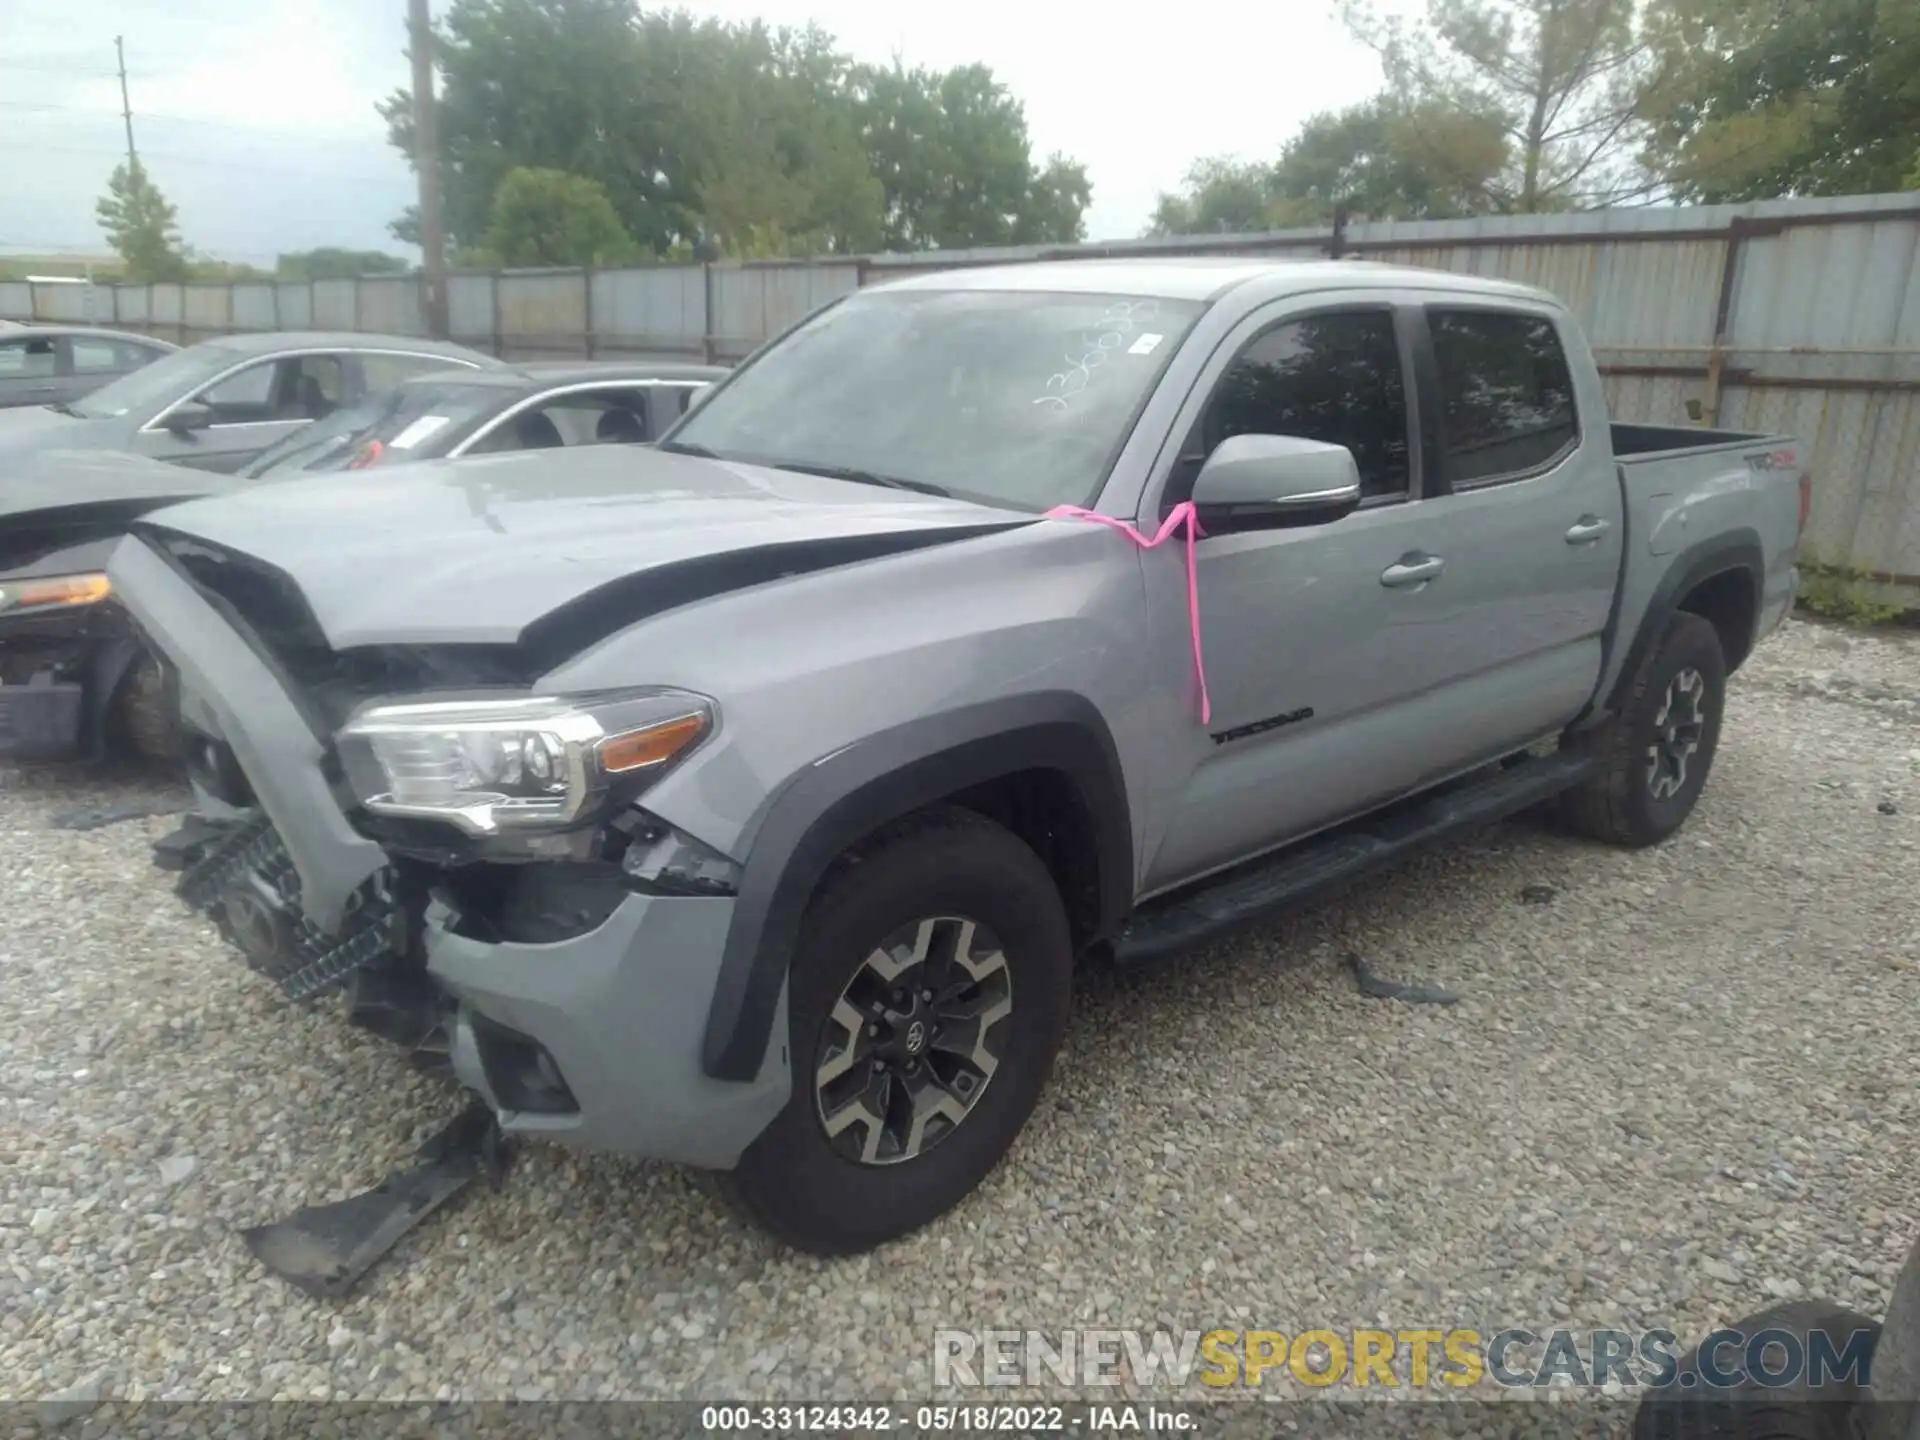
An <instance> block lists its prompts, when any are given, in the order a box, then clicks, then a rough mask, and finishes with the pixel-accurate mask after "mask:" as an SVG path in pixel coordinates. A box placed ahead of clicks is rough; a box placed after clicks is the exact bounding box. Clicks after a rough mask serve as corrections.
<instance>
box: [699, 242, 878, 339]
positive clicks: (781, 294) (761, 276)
mask: <svg viewBox="0 0 1920 1440" xmlns="http://www.w3.org/2000/svg"><path fill="white" fill-rule="evenodd" d="M859 284H860V267H859V266H858V265H854V264H844V265H750V266H739V267H736V266H719V265H716V266H714V267H713V348H714V353H715V355H716V356H718V357H719V358H721V359H725V360H738V359H739V358H741V357H742V356H743V355H745V354H746V353H747V352H748V351H750V350H752V349H753V348H754V347H755V346H756V345H758V344H760V342H761V341H763V340H766V339H768V338H769V337H771V336H774V335H777V334H779V333H780V332H781V331H782V330H784V329H786V328H787V327H788V326H789V325H792V324H793V323H794V322H795V321H797V320H801V319H804V318H805V317H806V315H807V314H808V312H810V311H812V310H815V309H817V308H818V307H819V306H821V305H824V304H826V303H827V302H828V301H829V300H832V299H835V298H836V297H838V296H841V295H845V294H846V293H847V292H848V291H850V290H854V289H857V288H858V287H859Z"/></svg>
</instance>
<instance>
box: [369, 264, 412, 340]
mask: <svg viewBox="0 0 1920 1440" xmlns="http://www.w3.org/2000/svg"><path fill="white" fill-rule="evenodd" d="M357 284H358V289H359V295H358V301H357V304H356V307H355V322H354V327H353V328H354V329H356V330H365V331H368V332H370V333H372V334H376V335H424V334H426V333H427V317H426V312H425V308H424V306H423V304H422V302H421V295H420V281H419V280H418V279H416V278H415V277H414V276H412V275H382V276H379V277H377V278H370V279H362V280H360V281H358V282H357Z"/></svg>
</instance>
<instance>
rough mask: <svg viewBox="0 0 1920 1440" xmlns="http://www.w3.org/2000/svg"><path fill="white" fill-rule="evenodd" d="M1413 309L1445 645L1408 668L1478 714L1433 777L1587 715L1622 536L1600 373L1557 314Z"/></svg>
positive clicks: (1442, 305) (1437, 608) (1448, 304)
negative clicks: (1421, 334)
mask: <svg viewBox="0 0 1920 1440" xmlns="http://www.w3.org/2000/svg"><path fill="white" fill-rule="evenodd" d="M1424 309H1425V317H1426V336H1425V340H1426V343H1425V344H1424V345H1423V346H1422V351H1423V353H1422V354H1421V356H1420V371H1421V381H1422V385H1421V389H1422V393H1423V395H1425V396H1427V397H1430V398H1431V400H1432V401H1433V402H1434V403H1433V406H1432V409H1433V411H1434V412H1435V413H1434V419H1435V422H1436V423H1435V433H1434V434H1433V436H1432V437H1431V443H1432V446H1433V449H1434V451H1435V452H1436V453H1435V455H1434V463H1433V465H1432V467H1431V469H1432V470H1433V472H1434V479H1435V481H1436V482H1437V483H1436V484H1435V486H1434V490H1435V492H1436V493H1435V494H1434V495H1433V497H1432V498H1431V499H1430V500H1429V501H1428V502H1427V505H1426V507H1425V508H1426V510H1427V524H1426V525H1425V527H1424V528H1423V533H1422V544H1423V545H1424V546H1425V547H1426V548H1427V549H1428V550H1430V551H1431V552H1432V553H1434V554H1435V555H1437V556H1440V557H1443V558H1444V560H1445V572H1444V574H1443V576H1442V577H1441V579H1440V580H1439V581H1437V582H1436V583H1435V585H1434V586H1433V595H1432V604H1431V606H1430V609H1431V620H1432V623H1433V624H1434V626H1435V627H1436V634H1439V635H1444V637H1445V641H1446V643H1445V645H1444V647H1435V648H1434V649H1433V650H1432V651H1430V652H1428V653H1426V654H1424V655H1422V656H1419V657H1413V659H1412V663H1414V664H1416V665H1417V666H1419V667H1421V668H1422V669H1424V670H1426V671H1428V672H1430V673H1427V674H1426V675H1424V677H1423V678H1424V679H1425V680H1426V681H1427V682H1428V683H1435V684H1438V683H1447V684H1452V685H1456V686H1458V685H1461V684H1465V685H1467V686H1469V687H1470V692H1469V699H1470V701H1471V711H1472V714H1473V716H1474V722H1473V725H1472V728H1471V730H1470V732H1468V735H1467V737H1466V738H1467V739H1469V740H1470V742H1471V743H1468V744H1464V745H1452V746H1446V747H1442V753H1439V754H1437V755H1436V756H1435V757H1434V759H1435V765H1434V771H1435V772H1437V771H1440V770H1444V769H1446V768H1450V767H1457V766H1458V765H1459V764H1460V763H1462V762H1463V761H1473V760H1479V759H1489V758H1493V757H1495V756H1497V755H1500V754H1503V753H1505V752H1507V751H1509V750H1511V749H1513V748H1514V747H1516V746H1519V745H1524V744H1527V743H1529V742H1531V741H1532V740H1534V739H1536V738H1539V737H1540V736H1541V735H1542V734H1543V733H1546V732H1548V731H1551V730H1553V729H1556V728H1558V726H1559V725H1561V724H1564V723H1565V722H1566V721H1567V720H1570V719H1572V718H1573V716H1574V715H1575V714H1576V713H1578V711H1579V710H1580V709H1581V708H1582V707H1583V706H1584V705H1585V704H1586V702H1587V700H1588V698H1589V697H1590V696H1591V694H1592V692H1593V688H1594V685H1595V684H1596V683H1597V682H1598V679H1599V674H1600V665H1601V652H1602V649H1603V645H1604V640H1603V636H1604V632H1605V630H1606V625H1607V618H1608V615H1609V613H1610V611H1611V609H1612V605H1613V597H1614V592H1615V589H1616V587H1617V586H1618V583H1619V576H1620V561H1621V555H1622V546H1623V544H1624V535H1623V531H1624V524H1623V511H1622V506H1623V501H1622V498H1621V493H1620V484H1619V479H1618V475H1617V473H1616V469H1615V466H1614V463H1613V458H1612V450H1611V447H1610V445H1609V442H1608V438H1607V428H1606V412H1605V409H1604V399H1603V397H1602V396H1601V395H1600V394H1599V393H1598V378H1597V372H1596V371H1595V370H1594V368H1593V365H1592V363H1591V361H1590V359H1589V356H1588V352H1587V350H1586V347H1585V343H1584V341H1582V340H1581V339H1580V337H1579V335H1578V333H1577V332H1574V331H1573V330H1572V328H1571V325H1570V322H1568V321H1567V319H1566V317H1565V316H1564V314H1562V313H1561V312H1559V311H1558V310H1555V309H1553V308H1550V307H1547V306H1535V305H1530V304H1528V303H1526V302H1519V301H1516V302H1512V303H1500V304H1479V303H1473V302H1471V301H1469V302H1468V303H1459V302H1456V301H1455V300H1453V299H1451V298H1448V299H1446V300H1441V299H1438V298H1436V299H1434V300H1432V301H1431V302H1430V303H1429V304H1427V305H1426V306H1425V307H1424ZM1575 361H1578V364H1575V363H1574V362H1575ZM1576 375H1578V376H1581V377H1583V379H1584V381H1585V382H1586V384H1587V387H1588V389H1587V390H1586V392H1585V393H1582V391H1581V386H1580V384H1579V383H1578V382H1576V380H1575V376H1576ZM1422 778H1425V779H1432V778H1437V773H1429V774H1428V775H1426V776H1424V777H1422Z"/></svg>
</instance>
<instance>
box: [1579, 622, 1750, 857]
mask: <svg viewBox="0 0 1920 1440" xmlns="http://www.w3.org/2000/svg"><path fill="white" fill-rule="evenodd" d="M1726 698H1727V661H1726V656H1725V654H1724V653H1723V652H1722V651H1721V649H1720V636H1719V634H1718V633H1717V632H1716V631H1715V630H1714V628H1713V626H1712V625H1710V624H1709V623H1707V621H1705V620H1703V619H1701V618H1700V617H1699V616H1698V615H1689V614H1687V613H1685V612H1684V611H1683V612H1681V613H1680V614H1677V615H1675V616H1674V617H1673V619H1672V621H1671V622H1669V624H1668V626H1667V630H1666V633H1665V635H1663V636H1662V637H1661V639H1660V643H1659V644H1658V645H1656V646H1655V647H1654V648H1653V650H1652V651H1651V653H1649V654H1648V656H1647V657H1646V659H1645V660H1644V661H1642V662H1641V665H1640V669H1639V671H1638V673H1636V674H1635V676H1634V678H1633V685H1632V688H1631V690H1630V691H1629V693H1628V696H1627V701H1626V703H1625V704H1624V705H1623V706H1622V707H1621V709H1620V713H1619V714H1618V715H1616V716H1614V718H1613V719H1612V720H1611V721H1609V722H1608V724H1607V726H1606V728H1605V730H1604V731H1603V732H1602V733H1601V735H1600V737H1599V741H1598V746H1599V762H1600V763H1599V767H1598V769H1596V770H1595V772H1594V773H1593V774H1592V775H1591V776H1589V777H1588V778H1587V779H1586V780H1585V781H1583V782H1582V783H1581V784H1580V785H1579V786H1578V787H1577V788H1575V789H1574V790H1572V791H1570V792H1569V793H1568V794H1567V796H1566V797H1565V799H1564V801H1563V803H1562V814H1563V815H1564V816H1565V817H1566V820H1567V822H1568V824H1569V825H1571V826H1572V828H1573V829H1575V830H1577V831H1579V832H1580V833H1581V834H1583V835H1589V836H1592V837H1593V838H1594V839H1596V840H1605V841H1608V842H1610V843H1612V844H1615V845H1629V846H1641V845H1657V844H1658V843H1659V842H1660V841H1662V840H1665V839H1666V838H1667V837H1668V836H1669V835H1671V834H1673V832H1674V831H1676V830H1678V829H1679V828H1680V827H1681V826H1682V825H1683V824H1685V823H1686V819H1687V817H1688V816H1689V815H1691V814H1692V813H1693V807H1694V804H1695V802H1696V801H1698V800H1699V798H1700V792H1701V791H1702V790H1703V789H1705V788H1706V784H1707V772H1708V771H1710V770H1711V769H1712V768H1713V757H1714V753H1715V751H1716V750H1718V748H1719V745H1720V717H1721V712H1722V710H1723V708H1724V707H1725V705H1726Z"/></svg>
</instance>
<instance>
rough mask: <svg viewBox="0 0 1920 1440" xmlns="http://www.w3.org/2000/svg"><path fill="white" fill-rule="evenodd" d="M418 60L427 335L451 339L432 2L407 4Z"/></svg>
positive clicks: (416, 131) (416, 139) (417, 163)
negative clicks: (442, 207) (442, 208)
mask: <svg viewBox="0 0 1920 1440" xmlns="http://www.w3.org/2000/svg"><path fill="white" fill-rule="evenodd" d="M407 33H408V51H409V53H410V54H411V56H412V58H413V169H414V174H415V175H417V176H418V177H419V179H420V253H421V256H422V261H423V264H422V269H423V270H424V272H425V279H426V295H425V297H424V298H425V302H426V312H427V317H426V318H427V331H428V333H429V334H431V335H432V336H433V337H434V338H435V339H436V340H444V339H446V338H447V240H446V235H445V233H444V232H443V231H442V229H441V227H440V128H439V120H438V117H437V116H436V115H435V113H434V99H433V22H432V20H431V19H430V18H429V16H428V14H427V0H407Z"/></svg>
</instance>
